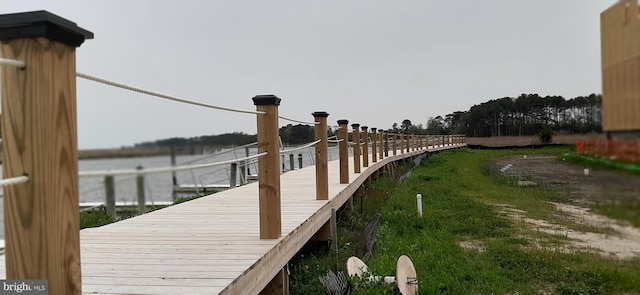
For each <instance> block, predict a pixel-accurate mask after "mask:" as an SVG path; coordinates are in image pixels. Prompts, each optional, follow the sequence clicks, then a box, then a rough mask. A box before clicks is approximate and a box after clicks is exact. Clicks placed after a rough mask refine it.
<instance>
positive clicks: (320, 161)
mask: <svg viewBox="0 0 640 295" xmlns="http://www.w3.org/2000/svg"><path fill="white" fill-rule="evenodd" d="M311 115H313V119H314V122H315V123H316V124H315V128H314V131H315V138H316V140H320V142H318V143H316V200H328V199H329V170H328V169H327V161H328V159H327V158H328V157H327V150H328V149H329V143H328V141H327V117H329V114H328V113H326V112H314V113H312V114H311Z"/></svg>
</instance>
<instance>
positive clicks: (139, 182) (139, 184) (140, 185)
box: [136, 166, 147, 214]
mask: <svg viewBox="0 0 640 295" xmlns="http://www.w3.org/2000/svg"><path fill="white" fill-rule="evenodd" d="M136 169H138V170H142V166H138V167H136ZM136 191H137V195H138V213H140V214H144V213H145V212H146V211H147V201H146V200H145V199H146V198H145V195H144V175H142V174H138V175H136Z"/></svg>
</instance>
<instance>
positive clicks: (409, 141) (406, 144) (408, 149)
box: [405, 134, 411, 153]
mask: <svg viewBox="0 0 640 295" xmlns="http://www.w3.org/2000/svg"><path fill="white" fill-rule="evenodd" d="M405 147H406V149H407V153H408V152H411V135H410V134H407V137H406V138H405Z"/></svg>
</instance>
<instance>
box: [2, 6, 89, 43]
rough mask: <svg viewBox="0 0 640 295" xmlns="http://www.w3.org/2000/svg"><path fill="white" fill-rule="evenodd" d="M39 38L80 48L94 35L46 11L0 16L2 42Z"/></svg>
mask: <svg viewBox="0 0 640 295" xmlns="http://www.w3.org/2000/svg"><path fill="white" fill-rule="evenodd" d="M39 37H44V38H47V39H50V40H54V41H58V42H60V43H63V44H66V45H68V46H74V47H78V46H80V45H81V44H82V43H83V42H84V40H86V39H93V33H91V32H89V31H87V30H85V29H83V28H80V27H78V25H77V24H76V23H74V22H72V21H69V20H67V19H64V18H61V17H59V16H57V15H55V14H53V13H50V12H48V11H45V10H39V11H31V12H21V13H11V14H3V15H0V40H13V39H23V38H39Z"/></svg>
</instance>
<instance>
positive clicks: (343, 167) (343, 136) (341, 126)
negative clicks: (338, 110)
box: [338, 120, 349, 183]
mask: <svg viewBox="0 0 640 295" xmlns="http://www.w3.org/2000/svg"><path fill="white" fill-rule="evenodd" d="M347 124H349V121H348V120H338V140H340V143H338V149H339V152H340V183H349V130H347V128H349V127H348V125H347Z"/></svg>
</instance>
